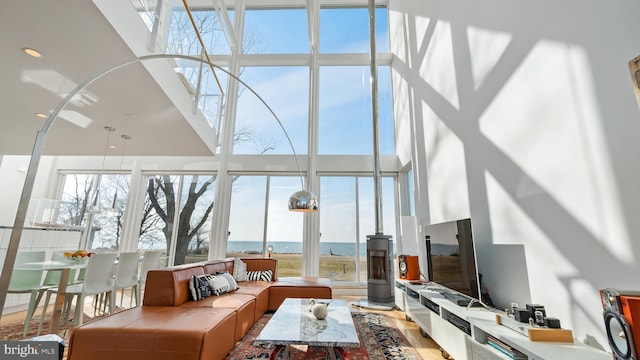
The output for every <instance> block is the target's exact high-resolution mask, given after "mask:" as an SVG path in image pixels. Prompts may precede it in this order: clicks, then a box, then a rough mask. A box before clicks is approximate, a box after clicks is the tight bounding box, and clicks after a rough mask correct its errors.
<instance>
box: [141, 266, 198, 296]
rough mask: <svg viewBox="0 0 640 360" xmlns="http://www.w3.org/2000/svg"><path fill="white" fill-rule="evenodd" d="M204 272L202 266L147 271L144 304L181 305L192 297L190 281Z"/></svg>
mask: <svg viewBox="0 0 640 360" xmlns="http://www.w3.org/2000/svg"><path fill="white" fill-rule="evenodd" d="M202 274H204V269H203V267H202V266H191V267H187V266H179V267H178V266H176V267H173V268H165V269H158V270H150V271H149V272H148V273H147V282H146V284H145V286H144V299H143V301H142V305H143V306H180V305H182V304H184V303H185V302H187V301H189V300H190V299H191V294H190V291H189V281H190V280H191V277H192V276H193V275H202Z"/></svg>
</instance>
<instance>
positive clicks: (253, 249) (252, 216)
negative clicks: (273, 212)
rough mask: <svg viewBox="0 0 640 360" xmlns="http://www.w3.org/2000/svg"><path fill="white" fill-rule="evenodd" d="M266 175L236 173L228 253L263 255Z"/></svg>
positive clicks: (232, 196)
mask: <svg viewBox="0 0 640 360" xmlns="http://www.w3.org/2000/svg"><path fill="white" fill-rule="evenodd" d="M266 184H267V177H266V176H236V177H234V179H233V186H232V192H231V207H230V208H229V238H228V239H229V240H228V242H227V256H247V255H256V254H262V250H263V243H264V225H265V222H264V214H265V203H266V199H267V196H266V189H267V185H266Z"/></svg>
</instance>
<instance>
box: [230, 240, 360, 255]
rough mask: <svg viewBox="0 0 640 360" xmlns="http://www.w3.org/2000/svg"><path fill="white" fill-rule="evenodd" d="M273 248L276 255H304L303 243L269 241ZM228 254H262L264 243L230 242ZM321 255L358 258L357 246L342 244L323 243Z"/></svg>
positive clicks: (268, 243) (321, 244)
mask: <svg viewBox="0 0 640 360" xmlns="http://www.w3.org/2000/svg"><path fill="white" fill-rule="evenodd" d="M268 245H271V246H273V253H274V254H278V253H280V254H302V243H301V242H287V241H269V242H267V246H268ZM227 252H235V253H260V252H262V241H229V242H228V243H227ZM320 254H322V255H331V254H333V255H342V256H356V244H353V243H342V242H321V243H320ZM366 254H367V244H366V242H363V243H361V244H360V256H366Z"/></svg>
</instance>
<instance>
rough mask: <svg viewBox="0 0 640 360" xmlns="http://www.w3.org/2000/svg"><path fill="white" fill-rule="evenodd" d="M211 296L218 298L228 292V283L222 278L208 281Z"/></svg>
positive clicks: (217, 277) (218, 277) (212, 278)
mask: <svg viewBox="0 0 640 360" xmlns="http://www.w3.org/2000/svg"><path fill="white" fill-rule="evenodd" d="M209 286H211V290H212V291H213V295H215V296H220V295H222V294H226V293H228V292H229V281H228V280H227V278H225V277H224V276H213V275H211V279H210V280H209Z"/></svg>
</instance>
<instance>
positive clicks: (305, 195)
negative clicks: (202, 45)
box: [0, 54, 318, 318]
mask: <svg viewBox="0 0 640 360" xmlns="http://www.w3.org/2000/svg"><path fill="white" fill-rule="evenodd" d="M152 59H183V60H190V61H195V62H199V63H206V64H208V65H209V66H211V67H214V68H216V69H217V70H220V71H222V72H224V73H226V74H227V75H228V76H229V77H231V78H233V79H235V80H236V81H238V82H239V83H240V84H242V85H244V86H245V87H246V88H247V89H248V90H249V91H251V92H252V93H253V94H254V95H255V96H256V97H257V98H258V100H260V102H262V104H263V105H264V106H265V107H266V108H267V110H269V112H270V113H271V115H272V116H273V117H274V119H275V120H276V122H277V123H278V125H279V126H280V128H281V129H282V131H283V132H284V135H285V137H286V138H287V141H288V142H289V146H291V150H292V152H293V156H294V159H295V162H296V167H297V169H298V174H299V176H300V184H301V186H302V190H299V191H296V192H295V193H294V194H293V195H291V197H290V199H289V205H288V206H289V210H291V211H296V212H315V211H318V200H317V198H316V196H315V195H314V194H313V193H312V192H310V191H309V190H307V189H306V188H305V183H304V177H303V176H302V170H301V168H300V163H299V162H298V155H297V154H296V152H295V148H294V147H293V143H292V141H291V138H290V137H289V134H288V133H287V131H286V129H285V128H284V125H283V124H282V121H280V119H279V118H278V116H277V115H276V114H275V112H274V111H273V109H272V108H271V107H270V106H269V104H267V102H266V101H265V100H264V99H263V98H262V97H261V96H260V95H259V94H258V93H257V92H256V91H255V90H254V89H253V88H252V87H251V86H249V85H248V84H247V83H245V82H244V81H242V80H241V79H240V78H239V77H238V76H236V75H234V74H232V73H230V72H229V71H227V70H225V69H224V68H222V67H220V66H218V65H216V64H214V63H212V62H211V61H210V60H208V59H202V58H199V57H195V56H189V55H180V54H152V55H144V56H140V57H138V58H136V59H133V60H128V61H124V62H122V63H120V64H117V65H114V66H112V67H109V68H107V69H105V70H103V71H102V72H100V73H98V74H95V75H93V76H91V77H90V78H88V79H86V80H85V81H83V82H82V83H80V84H79V85H78V86H76V88H75V89H73V90H72V91H71V92H69V93H68V94H67V96H66V97H65V98H64V99H62V101H60V103H58V105H57V106H56V107H55V109H54V110H53V111H52V112H51V114H50V115H49V117H48V118H47V120H46V121H45V122H44V124H43V125H42V128H41V129H40V130H39V131H38V133H37V134H36V139H35V142H34V144H33V150H32V152H31V159H30V160H29V167H28V168H27V173H26V176H25V181H24V186H23V188H22V194H21V195H20V202H19V203H18V209H17V211H16V217H15V220H14V223H13V230H12V231H11V237H10V239H9V246H8V247H7V254H6V257H5V260H4V265H3V267H2V273H1V274H0V318H1V317H2V310H4V304H5V301H6V298H7V290H8V289H9V282H10V280H11V273H12V271H13V266H14V264H15V260H16V254H17V252H18V247H19V245H20V238H21V236H22V231H23V228H24V222H25V220H26V215H27V209H28V206H29V200H30V198H31V194H32V192H33V185H34V182H35V177H36V174H37V172H38V166H39V164H40V158H41V157H42V152H43V149H44V145H45V142H46V138H47V133H48V131H49V129H50V128H51V125H53V122H54V121H55V120H56V118H57V117H58V114H59V113H60V111H62V109H64V108H65V107H66V106H67V105H68V104H69V102H70V101H71V99H73V97H74V96H75V95H76V94H78V93H79V92H80V91H82V90H84V89H85V88H86V87H87V86H89V85H91V84H92V83H93V82H95V81H96V80H98V79H100V78H102V77H103V76H105V75H107V74H109V73H111V72H113V71H115V70H118V69H121V68H123V67H126V66H128V65H131V64H136V63H140V62H143V61H146V60H152Z"/></svg>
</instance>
